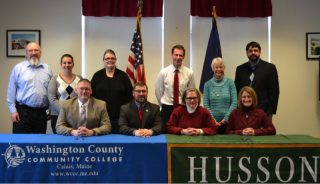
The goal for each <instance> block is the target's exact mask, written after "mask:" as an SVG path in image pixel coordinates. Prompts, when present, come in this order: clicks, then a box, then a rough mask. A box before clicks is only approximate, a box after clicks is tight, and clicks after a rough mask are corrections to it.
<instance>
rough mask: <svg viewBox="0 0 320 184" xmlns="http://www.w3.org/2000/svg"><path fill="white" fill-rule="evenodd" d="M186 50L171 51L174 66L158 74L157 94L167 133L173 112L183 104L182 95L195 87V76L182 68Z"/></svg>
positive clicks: (175, 47) (176, 49)
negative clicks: (189, 88)
mask: <svg viewBox="0 0 320 184" xmlns="http://www.w3.org/2000/svg"><path fill="white" fill-rule="evenodd" d="M184 56H185V49H184V47H183V46H182V45H176V46H174V47H173V48H172V50H171V58H172V65H169V66H168V67H166V68H164V69H162V70H161V71H160V73H159V74H158V77H157V80H156V85H155V93H156V97H157V100H158V103H159V105H160V106H161V107H162V109H161V118H162V131H163V133H166V124H167V122H168V121H169V119H170V116H171V114H172V112H173V110H174V109H175V108H177V107H179V106H180V105H181V104H182V94H183V92H184V91H185V90H186V89H187V88H188V87H195V82H194V74H193V71H192V70H190V69H189V68H187V67H185V66H182V61H183V59H184Z"/></svg>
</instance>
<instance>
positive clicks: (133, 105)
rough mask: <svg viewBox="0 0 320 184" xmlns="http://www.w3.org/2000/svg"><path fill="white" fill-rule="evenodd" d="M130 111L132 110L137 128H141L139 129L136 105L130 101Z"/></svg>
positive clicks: (139, 123)
mask: <svg viewBox="0 0 320 184" xmlns="http://www.w3.org/2000/svg"><path fill="white" fill-rule="evenodd" d="M131 109H132V112H133V113H132V116H133V118H134V120H135V122H136V123H137V125H138V127H139V128H142V127H141V122H140V118H139V110H138V107H137V105H136V103H135V102H134V101H131Z"/></svg>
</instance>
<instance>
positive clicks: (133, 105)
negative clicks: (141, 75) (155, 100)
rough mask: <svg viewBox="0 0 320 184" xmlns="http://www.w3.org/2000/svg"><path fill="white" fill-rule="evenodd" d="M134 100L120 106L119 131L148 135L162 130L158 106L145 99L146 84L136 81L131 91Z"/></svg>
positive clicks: (127, 133)
mask: <svg viewBox="0 0 320 184" xmlns="http://www.w3.org/2000/svg"><path fill="white" fill-rule="evenodd" d="M132 94H133V97H134V101H131V102H129V103H128V104H125V105H123V106H121V108H120V118H119V132H120V134H124V135H135V136H138V137H150V136H152V135H158V134H160V133H161V131H162V120H161V114H160V106H159V105H156V104H152V103H150V102H148V101H147V98H148V86H147V85H146V84H145V83H143V82H137V83H136V84H135V85H134V86H133V91H132Z"/></svg>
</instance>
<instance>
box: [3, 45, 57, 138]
mask: <svg viewBox="0 0 320 184" xmlns="http://www.w3.org/2000/svg"><path fill="white" fill-rule="evenodd" d="M40 57H41V49H40V46H39V45H38V44H37V43H35V42H30V43H29V44H28V45H27V48H26V58H27V60H25V61H22V62H20V63H18V64H17V65H16V66H15V67H14V68H13V70H12V71H11V75H10V79H9V84H8V91H7V105H8V108H9V111H10V113H11V121H12V122H13V133H43V134H45V133H46V130H47V113H46V110H47V109H48V106H49V100H48V95H47V89H48V85H49V82H50V79H51V77H52V71H51V68H50V66H49V65H47V64H46V63H43V62H42V61H40Z"/></svg>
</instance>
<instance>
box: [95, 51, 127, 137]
mask: <svg viewBox="0 0 320 184" xmlns="http://www.w3.org/2000/svg"><path fill="white" fill-rule="evenodd" d="M102 60H103V63H104V65H105V68H103V69H101V70H99V71H97V72H96V73H95V74H94V75H93V77H92V79H91V87H92V90H93V92H92V96H93V97H94V98H97V99H100V100H103V101H105V102H106V103H107V111H108V114H109V117H110V123H111V133H113V134H114V133H118V121H119V115H120V107H121V106H122V105H124V104H127V103H129V102H130V101H131V100H132V84H131V82H130V79H129V77H128V75H127V74H126V73H125V72H123V71H121V70H119V69H117V68H116V62H117V58H116V54H115V52H114V51H113V50H111V49H108V50H106V51H105V52H104V54H103V59H102Z"/></svg>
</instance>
